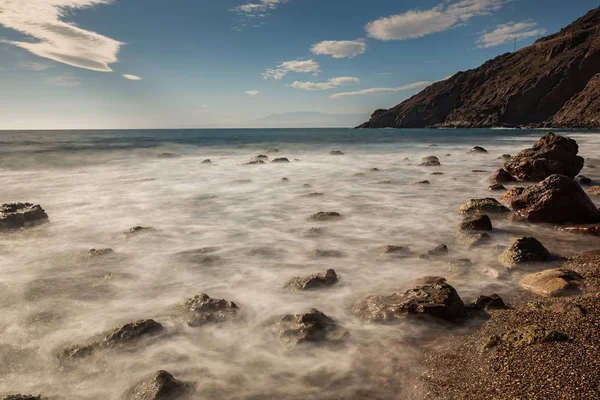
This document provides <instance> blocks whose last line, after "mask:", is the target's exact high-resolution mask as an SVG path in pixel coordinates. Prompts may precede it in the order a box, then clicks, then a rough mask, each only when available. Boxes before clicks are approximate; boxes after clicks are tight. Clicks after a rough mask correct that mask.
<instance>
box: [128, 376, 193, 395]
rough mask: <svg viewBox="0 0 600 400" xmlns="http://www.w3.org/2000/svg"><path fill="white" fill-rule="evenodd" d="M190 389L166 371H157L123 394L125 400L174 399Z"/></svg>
mask: <svg viewBox="0 0 600 400" xmlns="http://www.w3.org/2000/svg"><path fill="white" fill-rule="evenodd" d="M190 390H191V388H190V386H189V385H188V384H186V383H184V382H181V381H178V380H177V379H175V378H174V377H173V375H171V374H170V373H168V372H167V371H158V372H156V373H155V374H154V375H152V376H151V377H149V378H147V379H144V380H143V381H141V382H140V383H138V384H137V385H135V387H134V388H132V389H131V390H130V391H129V393H127V395H126V396H125V399H127V400H176V399H178V398H180V397H181V396H183V395H185V394H186V393H187V392H189V391H190Z"/></svg>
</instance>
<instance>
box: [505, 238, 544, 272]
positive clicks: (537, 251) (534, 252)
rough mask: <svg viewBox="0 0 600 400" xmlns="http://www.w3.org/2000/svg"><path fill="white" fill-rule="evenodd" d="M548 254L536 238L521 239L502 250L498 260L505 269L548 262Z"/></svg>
mask: <svg viewBox="0 0 600 400" xmlns="http://www.w3.org/2000/svg"><path fill="white" fill-rule="evenodd" d="M549 257H550V252H549V251H548V250H547V249H546V248H545V247H544V245H543V244H541V243H540V242H539V241H538V240H537V239H536V238H533V237H522V238H520V239H517V240H516V241H515V242H514V243H513V245H512V246H510V247H509V248H508V249H506V250H504V252H503V253H502V254H500V257H498V260H499V261H500V263H501V264H502V265H504V266H505V267H507V268H514V267H516V266H518V265H521V264H529V263H537V262H542V261H546V260H548V258H549Z"/></svg>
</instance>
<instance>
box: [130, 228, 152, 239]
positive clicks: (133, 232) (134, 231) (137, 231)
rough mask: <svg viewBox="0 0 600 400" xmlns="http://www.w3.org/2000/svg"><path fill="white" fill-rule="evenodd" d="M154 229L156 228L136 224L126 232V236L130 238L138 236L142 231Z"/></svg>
mask: <svg viewBox="0 0 600 400" xmlns="http://www.w3.org/2000/svg"><path fill="white" fill-rule="evenodd" d="M153 230H154V228H151V227H149V226H134V227H133V228H131V229H129V231H127V232H125V237H126V238H130V237H132V236H136V235H138V234H140V233H143V232H151V231H153Z"/></svg>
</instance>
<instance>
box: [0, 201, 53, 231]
mask: <svg viewBox="0 0 600 400" xmlns="http://www.w3.org/2000/svg"><path fill="white" fill-rule="evenodd" d="M44 222H48V214H46V212H45V211H44V209H43V208H42V207H40V206H39V205H38V204H31V203H7V204H2V205H1V206H0V231H2V230H12V229H19V228H27V227H30V226H34V225H38V224H41V223H44Z"/></svg>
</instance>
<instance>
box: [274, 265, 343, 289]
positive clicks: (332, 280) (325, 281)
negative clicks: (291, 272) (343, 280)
mask: <svg viewBox="0 0 600 400" xmlns="http://www.w3.org/2000/svg"><path fill="white" fill-rule="evenodd" d="M337 282H338V277H337V274H336V273H335V271H334V270H332V269H328V270H327V271H326V272H323V273H320V274H314V275H310V276H305V277H294V278H292V279H291V280H290V281H289V282H288V283H287V284H286V285H285V287H286V289H289V290H311V289H319V288H323V287H327V286H333V285H335V284H336V283H337Z"/></svg>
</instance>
